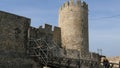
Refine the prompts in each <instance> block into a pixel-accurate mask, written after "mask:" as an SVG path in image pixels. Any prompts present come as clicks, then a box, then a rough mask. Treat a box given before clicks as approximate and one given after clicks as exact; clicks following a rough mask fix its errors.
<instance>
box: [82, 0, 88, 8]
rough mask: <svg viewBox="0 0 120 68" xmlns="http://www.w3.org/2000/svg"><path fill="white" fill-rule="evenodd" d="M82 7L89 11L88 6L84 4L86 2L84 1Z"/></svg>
mask: <svg viewBox="0 0 120 68" xmlns="http://www.w3.org/2000/svg"><path fill="white" fill-rule="evenodd" d="M82 7H83V8H84V9H87V10H88V4H86V2H84V1H83V3H82Z"/></svg>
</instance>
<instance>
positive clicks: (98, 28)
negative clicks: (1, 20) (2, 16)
mask: <svg viewBox="0 0 120 68" xmlns="http://www.w3.org/2000/svg"><path fill="white" fill-rule="evenodd" d="M65 1H68V0H0V10H2V11H7V12H10V13H14V14H17V15H20V16H25V17H28V18H31V25H32V26H34V27H39V25H43V24H44V23H48V24H51V25H54V26H57V23H58V9H59V7H60V6H61V5H62V4H63V3H64V2H65ZM85 1H86V2H87V3H88V5H89V46H90V51H93V52H97V49H102V50H103V51H102V53H103V54H104V55H107V56H120V0H85Z"/></svg>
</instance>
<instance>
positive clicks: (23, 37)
mask: <svg viewBox="0 0 120 68" xmlns="http://www.w3.org/2000/svg"><path fill="white" fill-rule="evenodd" d="M30 23H31V22H30V19H29V18H26V17H22V16H18V15H15V14H11V13H7V12H3V11H0V59H2V58H3V59H4V58H5V60H4V62H5V63H8V64H10V63H13V64H12V65H15V66H16V67H12V68H18V67H19V66H21V67H22V68H35V66H36V65H35V64H36V63H35V62H34V61H33V60H31V59H30V58H29V56H28V55H27V52H28V51H27V49H28V48H29V47H28V46H30V44H29V42H28V41H29V40H30V39H35V40H36V39H44V40H45V41H47V42H49V41H51V40H53V41H55V43H56V44H57V46H58V48H56V49H55V50H57V51H56V52H54V54H56V55H57V56H59V57H63V58H70V59H73V60H74V59H76V60H77V61H78V60H80V59H81V60H82V62H80V63H81V64H82V63H83V67H82V68H89V65H91V63H92V61H94V62H95V63H97V64H96V65H98V63H99V55H98V54H96V53H91V52H89V42H88V5H87V4H86V3H85V2H81V1H80V0H77V1H76V3H74V0H70V2H66V3H65V4H64V5H63V6H62V7H61V8H60V10H59V27H54V29H53V30H52V25H49V24H45V27H44V28H43V27H42V26H40V27H39V28H35V27H32V26H30ZM6 58H7V59H6ZM14 60H15V61H14ZM18 60H19V61H18ZM86 60H88V61H86ZM8 61H9V62H8ZM16 61H18V62H16ZM71 62H72V61H71ZM0 63H2V61H1V60H0ZM16 63H17V64H16ZM19 63H23V65H22V64H21V65H20V64H19ZM0 65H1V64H0ZM26 65H28V66H26ZM2 66H6V65H4V64H2ZM25 66H26V67H25ZM8 68H9V67H8Z"/></svg>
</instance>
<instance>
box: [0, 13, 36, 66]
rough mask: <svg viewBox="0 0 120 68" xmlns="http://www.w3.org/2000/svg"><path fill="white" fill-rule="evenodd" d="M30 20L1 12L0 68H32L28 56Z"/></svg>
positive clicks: (31, 61) (31, 62)
mask: <svg viewBox="0 0 120 68" xmlns="http://www.w3.org/2000/svg"><path fill="white" fill-rule="evenodd" d="M29 26H30V19H29V18H25V17H22V16H18V15H15V14H11V13H7V12H3V11H0V68H19V67H21V68H32V67H33V64H34V63H33V62H34V61H33V60H31V59H29V58H28V56H27V54H26V46H27V42H28V37H27V35H28V29H29Z"/></svg>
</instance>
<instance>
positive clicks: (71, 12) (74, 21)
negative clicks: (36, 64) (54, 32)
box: [59, 0, 89, 53]
mask: <svg viewBox="0 0 120 68" xmlns="http://www.w3.org/2000/svg"><path fill="white" fill-rule="evenodd" d="M59 27H60V28H61V40H62V47H63V48H65V49H75V50H79V51H81V52H82V53H84V52H89V44H88V5H87V4H86V3H85V2H81V1H80V0H76V1H74V0H70V1H68V2H66V3H64V4H63V5H62V6H61V8H60V9H59Z"/></svg>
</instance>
